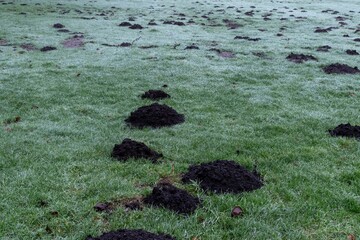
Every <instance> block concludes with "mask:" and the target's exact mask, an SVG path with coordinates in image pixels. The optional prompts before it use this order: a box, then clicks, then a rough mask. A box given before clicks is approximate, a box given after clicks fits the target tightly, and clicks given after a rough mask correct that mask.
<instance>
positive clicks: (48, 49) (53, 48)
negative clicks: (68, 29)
mask: <svg viewBox="0 0 360 240" xmlns="http://www.w3.org/2000/svg"><path fill="white" fill-rule="evenodd" d="M53 50H56V47H52V46H46V47H43V48H41V49H40V51H42V52H48V51H53Z"/></svg>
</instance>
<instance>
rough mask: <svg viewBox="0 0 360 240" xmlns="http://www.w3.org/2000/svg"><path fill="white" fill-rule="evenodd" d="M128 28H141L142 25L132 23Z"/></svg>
mask: <svg viewBox="0 0 360 240" xmlns="http://www.w3.org/2000/svg"><path fill="white" fill-rule="evenodd" d="M129 28H130V29H143V27H142V26H141V25H140V24H134V25H132V26H130V27H129Z"/></svg>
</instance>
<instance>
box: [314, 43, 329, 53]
mask: <svg viewBox="0 0 360 240" xmlns="http://www.w3.org/2000/svg"><path fill="white" fill-rule="evenodd" d="M329 49H331V47H330V46H329V45H325V46H320V47H318V48H317V50H316V51H318V52H328V51H329Z"/></svg>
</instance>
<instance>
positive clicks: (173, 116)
mask: <svg viewBox="0 0 360 240" xmlns="http://www.w3.org/2000/svg"><path fill="white" fill-rule="evenodd" d="M184 121H185V117H184V115H182V114H179V113H178V112H176V110H174V109H173V108H171V107H169V106H167V105H161V104H158V103H153V104H151V105H149V106H143V107H140V108H138V109H137V110H136V111H134V112H132V113H131V114H130V117H128V118H127V119H126V120H125V122H126V123H128V124H129V125H131V126H133V127H138V128H143V127H153V128H160V127H165V126H172V125H176V124H180V123H183V122H184Z"/></svg>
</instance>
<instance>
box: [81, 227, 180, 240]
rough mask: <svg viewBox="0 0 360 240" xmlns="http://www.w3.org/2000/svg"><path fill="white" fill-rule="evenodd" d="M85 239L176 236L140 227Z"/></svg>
mask: <svg viewBox="0 0 360 240" xmlns="http://www.w3.org/2000/svg"><path fill="white" fill-rule="evenodd" d="M85 240H176V238H173V237H171V236H170V235H165V234H154V233H150V232H147V231H144V230H141V229H136V230H130V229H120V230H117V231H112V232H108V233H104V234H103V235H101V236H99V237H92V236H89V237H87V238H86V239H85Z"/></svg>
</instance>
